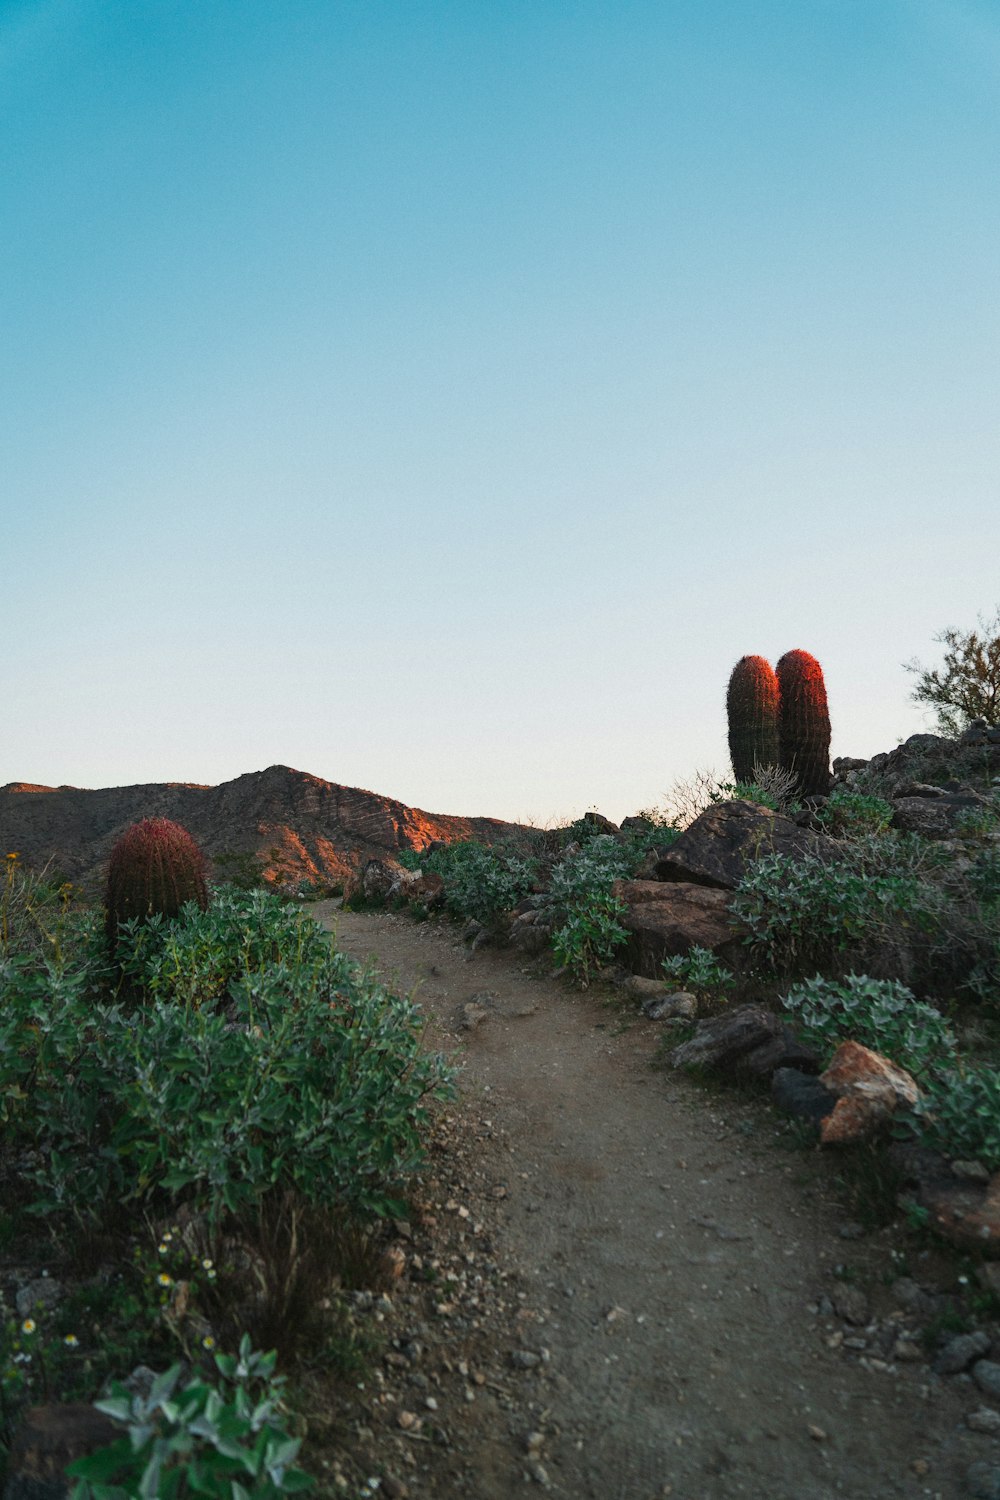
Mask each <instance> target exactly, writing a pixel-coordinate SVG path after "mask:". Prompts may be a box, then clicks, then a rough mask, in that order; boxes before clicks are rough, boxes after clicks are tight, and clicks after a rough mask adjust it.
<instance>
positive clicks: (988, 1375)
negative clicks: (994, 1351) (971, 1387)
mask: <svg viewBox="0 0 1000 1500" xmlns="http://www.w3.org/2000/svg"><path fill="white" fill-rule="evenodd" d="M972 1378H973V1380H974V1381H975V1382H976V1384H977V1385H978V1387H979V1389H980V1390H981V1391H983V1392H984V1393H985V1394H986V1395H987V1396H994V1397H996V1398H997V1399H1000V1365H998V1364H997V1363H996V1361H995V1360H992V1359H981V1360H980V1361H979V1362H978V1364H974V1365H973V1366H972Z"/></svg>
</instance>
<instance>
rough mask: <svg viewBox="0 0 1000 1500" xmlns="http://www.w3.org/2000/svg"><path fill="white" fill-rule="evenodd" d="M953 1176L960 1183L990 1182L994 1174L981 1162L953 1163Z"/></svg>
mask: <svg viewBox="0 0 1000 1500" xmlns="http://www.w3.org/2000/svg"><path fill="white" fill-rule="evenodd" d="M951 1175H952V1176H953V1177H957V1178H958V1179H959V1181H960V1182H989V1180H990V1176H991V1175H992V1174H991V1173H990V1170H989V1168H988V1167H984V1166H983V1164H982V1162H981V1161H953V1162H952V1164H951Z"/></svg>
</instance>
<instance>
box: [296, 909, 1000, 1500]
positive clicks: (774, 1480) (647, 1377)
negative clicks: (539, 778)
mask: <svg viewBox="0 0 1000 1500" xmlns="http://www.w3.org/2000/svg"><path fill="white" fill-rule="evenodd" d="M317 915H319V916H320V917H321V919H323V920H326V921H327V923H328V925H330V926H331V927H333V929H334V931H335V933H336V940H337V943H338V945H339V946H340V947H341V948H342V949H344V950H345V951H346V952H347V953H349V954H351V955H352V956H354V957H356V958H358V959H360V960H365V959H367V958H369V956H372V958H373V960H374V962H375V964H376V965H377V967H378V969H379V971H380V973H381V974H382V975H383V976H384V978H385V979H386V981H387V982H389V983H391V984H392V985H393V986H394V987H399V988H402V989H404V990H415V992H416V998H417V999H418V1001H419V1002H420V1004H421V1006H422V1007H423V1008H424V1010H425V1012H426V1015H427V1017H428V1026H429V1041H430V1044H431V1045H432V1046H434V1047H436V1048H441V1049H443V1050H445V1051H447V1052H449V1053H452V1054H456V1055H457V1057H458V1059H459V1060H460V1062H461V1065H462V1071H461V1097H460V1100H459V1103H458V1105H457V1106H456V1108H455V1110H454V1112H453V1114H452V1128H453V1133H454V1152H455V1159H454V1160H452V1161H450V1162H449V1161H448V1159H447V1158H448V1155H449V1152H448V1150H447V1149H445V1150H444V1151H443V1152H439V1154H438V1158H437V1167H438V1169H439V1170H438V1176H437V1178H434V1177H432V1178H431V1182H430V1186H429V1196H430V1199H431V1202H430V1209H431V1211H430V1212H429V1213H428V1216H427V1221H428V1222H429V1225H430V1228H431V1231H433V1232H438V1231H439V1230H440V1229H441V1226H442V1225H447V1226H448V1227H449V1232H451V1231H452V1229H454V1228H458V1229H460V1230H461V1231H462V1232H461V1233H460V1234H459V1235H458V1238H457V1239H456V1238H455V1236H454V1234H452V1239H451V1241H450V1244H451V1253H452V1256H453V1258H452V1260H448V1258H447V1253H445V1259H444V1260H443V1261H442V1265H443V1266H445V1267H448V1266H451V1265H452V1264H454V1265H455V1266H457V1267H458V1268H459V1271H460V1272H461V1274H458V1272H457V1271H450V1272H449V1271H447V1270H446V1271H445V1272H444V1274H445V1276H446V1277H447V1278H449V1279H448V1280H446V1282H445V1283H443V1284H442V1285H443V1286H444V1291H443V1293H442V1292H441V1291H435V1292H434V1293H433V1296H434V1297H437V1298H438V1299H439V1300H437V1301H436V1302H433V1303H432V1314H437V1316H436V1317H434V1316H432V1319H431V1321H430V1322H428V1321H427V1319H426V1317H425V1318H424V1319H423V1321H421V1312H420V1305H419V1296H420V1292H419V1288H415V1289H413V1290H411V1291H405V1290H404V1289H405V1288H407V1287H409V1286H410V1281H409V1279H408V1278H409V1275H410V1274H412V1272H411V1269H410V1268H408V1276H407V1277H404V1279H403V1280H402V1281H401V1282H400V1288H401V1291H400V1293H399V1296H398V1298H397V1299H394V1300H395V1301H397V1302H398V1303H399V1304H400V1308H401V1311H400V1310H397V1311H396V1312H395V1313H394V1314H393V1317H394V1318H395V1319H396V1321H395V1322H394V1321H393V1317H390V1319H389V1321H390V1324H391V1326H392V1328H393V1329H394V1330H395V1333H396V1337H395V1340H394V1343H393V1345H392V1350H399V1351H401V1352H399V1353H398V1354H393V1353H392V1352H391V1353H390V1364H389V1366H387V1371H386V1375H385V1376H384V1377H383V1376H381V1375H380V1377H379V1381H380V1386H381V1389H380V1391H379V1392H378V1394H376V1395H375V1396H374V1397H373V1400H372V1402H371V1405H370V1407H369V1408H368V1409H367V1410H368V1416H367V1417H366V1419H365V1420H366V1422H369V1423H370V1424H371V1426H370V1427H365V1428H364V1429H363V1431H364V1432H365V1433H366V1434H368V1435H370V1434H371V1432H372V1431H373V1430H374V1429H375V1428H377V1429H378V1430H379V1431H380V1432H381V1431H384V1433H385V1443H389V1440H390V1435H391V1438H392V1442H393V1443H395V1446H396V1449H398V1450H399V1452H400V1453H401V1455H402V1457H401V1459H400V1462H399V1463H397V1464H396V1471H398V1472H399V1474H400V1475H401V1476H402V1477H401V1478H396V1477H393V1475H392V1474H389V1478H388V1479H387V1480H386V1481H385V1492H386V1493H389V1494H397V1495H398V1494H404V1493H409V1494H412V1495H417V1494H420V1495H423V1494H426V1495H433V1496H435V1497H436V1500H437V1497H451V1496H456V1497H457V1496H463V1497H468V1500H494V1497H496V1500H500V1497H504V1496H508V1495H516V1494H520V1493H522V1492H525V1491H527V1490H529V1489H530V1488H531V1486H535V1487H537V1486H539V1485H542V1486H546V1487H548V1488H549V1489H550V1490H551V1492H552V1493H553V1494H556V1495H563V1496H567V1497H570V1496H572V1497H574V1500H591V1497H592V1500H654V1497H658V1496H665V1495H670V1496H673V1497H676V1500H716V1497H718V1500H729V1497H735V1496H752V1497H759V1500H764V1497H767V1500H828V1497H834V1496H851V1497H855V1500H862V1497H864V1500H868V1497H871V1500H881V1497H883V1496H884V1497H894V1496H906V1497H915V1496H938V1497H943V1500H951V1497H959V1496H967V1495H969V1494H970V1493H972V1491H970V1489H969V1488H968V1485H967V1483H966V1480H965V1475H966V1471H967V1469H968V1467H969V1465H970V1463H973V1462H975V1461H984V1460H991V1459H992V1460H994V1461H995V1460H996V1457H997V1454H996V1449H995V1444H996V1439H994V1438H991V1437H986V1436H983V1435H982V1434H978V1433H973V1432H970V1431H969V1430H968V1428H967V1427H966V1426H965V1425H964V1420H963V1419H964V1415H965V1414H966V1413H967V1412H969V1411H970V1410H972V1409H974V1408H976V1407H977V1406H981V1405H982V1404H983V1402H982V1399H981V1398H980V1397H979V1395H978V1393H977V1392H976V1391H975V1389H974V1388H972V1387H971V1385H970V1384H969V1382H968V1379H967V1377H959V1379H958V1380H957V1381H956V1380H951V1381H943V1380H941V1379H939V1378H938V1377H936V1376H934V1375H932V1374H931V1372H930V1370H929V1367H928V1365H927V1364H926V1362H924V1360H923V1359H918V1358H916V1357H915V1356H916V1349H915V1347H914V1345H913V1344H911V1343H909V1342H908V1340H907V1337H906V1336H907V1333H908V1332H913V1333H914V1334H915V1333H916V1329H917V1328H918V1326H919V1324H918V1323H915V1322H914V1319H913V1318H912V1317H909V1316H908V1314H907V1310H906V1308H905V1307H901V1306H899V1305H898V1300H897V1299H898V1297H899V1296H900V1295H901V1288H900V1287H899V1285H898V1284H897V1285H896V1286H893V1285H892V1284H891V1283H892V1282H893V1279H894V1278H895V1277H898V1275H899V1272H900V1268H899V1266H898V1264H894V1262H893V1261H892V1259H891V1256H890V1250H889V1246H888V1243H887V1242H886V1241H885V1240H883V1239H882V1238H880V1237H879V1236H878V1235H875V1236H865V1237H862V1238H858V1239H855V1238H850V1239H845V1238H843V1237H841V1235H840V1230H841V1228H843V1227H845V1225H844V1221H845V1219H846V1218H847V1214H846V1212H845V1210H844V1208H843V1206H842V1205H840V1204H838V1203H837V1202H836V1200H835V1198H834V1197H833V1194H832V1193H831V1191H830V1189H829V1187H828V1185H827V1176H828V1173H827V1171H826V1169H825V1168H821V1167H818V1166H817V1165H816V1164H814V1159H812V1158H810V1156H809V1155H808V1154H803V1153H800V1152H788V1151H782V1150H781V1149H779V1147H778V1137H779V1136H780V1135H782V1133H783V1132H782V1131H781V1128H780V1126H779V1124H778V1122H777V1120H776V1117H775V1116H774V1115H772V1114H771V1112H770V1111H769V1109H768V1108H766V1107H764V1106H762V1105H760V1104H759V1103H758V1102H757V1101H755V1100H745V1099H741V1098H739V1097H737V1096H736V1095H733V1094H727V1093H718V1094H710V1093H706V1092H705V1091H704V1090H702V1089H700V1088H699V1087H697V1086H696V1085H695V1084H693V1083H691V1082H690V1081H689V1080H687V1079H685V1078H683V1077H678V1076H676V1075H674V1074H672V1073H670V1072H665V1071H662V1070H654V1068H652V1067H651V1066H650V1064H651V1061H652V1059H653V1056H654V1053H655V1050H656V1041H657V1037H658V1036H659V1034H660V1032H659V1030H658V1028H657V1027H656V1025H655V1024H654V1023H651V1022H647V1021H644V1020H639V1021H637V1022H635V1024H631V1025H628V1026H624V1027H623V1026H622V1025H621V1018H620V1013H618V1012H616V1011H615V1010H613V1009H611V1008H609V1007H608V1005H607V1004H602V1003H601V1001H600V1000H599V999H597V998H591V997H588V996H586V995H578V994H574V993H572V992H571V991H569V990H567V989H565V988H563V987H562V986H561V985H558V984H554V983H552V982H551V981H550V980H548V979H547V978H543V977H538V976H537V975H535V974H532V973H531V972H529V971H526V970H524V969H523V968H522V967H521V966H520V965H519V962H518V959H517V957H516V956H515V955H512V954H509V953H507V954H505V953H490V952H480V953H477V954H475V955H474V956H472V957H471V959H470V958H469V957H468V956H467V954H466V952H465V950H464V949H463V947H462V945H461V943H460V942H459V941H458V939H457V936H456V934H455V933H454V931H453V930H452V929H450V928H448V927H443V926H437V925H435V924H431V923H426V924H422V925H418V924H414V923H413V922H412V921H410V920H409V918H406V917H403V916H397V915H391V914H385V915H374V916H373V915H360V914H354V913H345V912H340V911H336V910H334V909H333V904H332V903H329V904H326V905H323V906H321V907H320V908H319V909H318V911H317ZM484 995H485V996H486V998H485V999H484V998H480V999H478V1000H477V1001H476V1002H475V1003H476V1005H477V1008H478V1009H479V1010H481V1011H485V1012H486V1014H485V1016H484V1017H483V1018H482V1019H480V1020H479V1021H478V1023H477V1024H475V1026H474V1027H473V1029H465V1028H463V1025H462V1020H463V1007H464V1006H466V1005H467V1004H469V1003H470V1002H472V1001H473V997H477V996H478V997H483V996H484ZM475 1016H476V1012H475V1011H474V1012H473V1013H472V1016H471V1019H473V1020H475ZM436 1189H437V1190H439V1192H438V1199H435V1198H434V1192H435V1190H436ZM463 1195H464V1196H463ZM460 1216H467V1218H462V1217H460ZM475 1219H482V1220H483V1222H481V1223H478V1224H473V1223H472V1220H475ZM463 1224H464V1225H465V1228H466V1229H468V1231H469V1232H468V1234H466V1233H465V1230H464V1229H463V1228H462V1226H463ZM473 1231H475V1233H476V1234H478V1236H479V1238H478V1240H477V1239H476V1237H475V1234H473ZM407 1253H408V1254H416V1251H414V1250H413V1247H412V1246H409V1247H407ZM417 1266H418V1269H419V1268H422V1267H423V1257H422V1256H420V1255H417ZM838 1267H840V1268H841V1269H840V1271H839V1275H838V1273H837V1268H838ZM477 1268H479V1279H478V1280H477V1279H476V1276H475V1275H473V1274H472V1273H473V1272H474V1271H476V1270H477ZM923 1269H924V1270H925V1271H926V1270H927V1267H924V1268H923ZM911 1270H912V1275H913V1276H914V1277H916V1278H917V1279H924V1278H923V1277H922V1272H921V1268H920V1267H917V1266H915V1267H913V1268H911ZM484 1271H485V1274H483V1272H484ZM467 1273H468V1274H467ZM911 1284H912V1283H911ZM449 1286H451V1287H454V1288H456V1291H455V1296H456V1297H457V1298H458V1300H457V1301H456V1302H454V1304H452V1303H449V1302H448V1300H447V1298H448V1297H449V1296H451V1295H452V1293H451V1291H449ZM470 1286H471V1287H473V1289H474V1292H473V1293H470V1292H469V1287H470ZM442 1296H443V1297H444V1299H445V1300H444V1301H442V1300H440V1298H441V1297H442ZM865 1297H867V1298H868V1299H869V1306H870V1309H871V1312H870V1315H869V1314H866V1312H865V1309H864V1299H865ZM463 1299H464V1300H463ZM823 1299H830V1300H829V1301H826V1300H823ZM859 1300H860V1303H861V1306H860V1308H859V1307H858V1306H857V1305H855V1306H853V1307H851V1306H850V1305H849V1304H851V1303H852V1302H853V1303H854V1304H858V1302H859ZM830 1301H832V1302H833V1303H834V1304H835V1306H836V1308H837V1310H836V1311H834V1309H833V1308H832V1307H831V1306H830ZM425 1303H426V1298H425ZM442 1307H443V1308H444V1311H443V1312H441V1311H440V1309H441V1308H442ZM848 1314H850V1315H851V1316H852V1317H853V1318H854V1319H855V1321H854V1322H851V1321H850V1318H849V1317H848ZM400 1320H401V1321H400ZM408 1320H409V1322H410V1323H412V1324H414V1325H415V1328H416V1333H417V1334H419V1335H421V1337H414V1328H413V1327H410V1328H406V1327H404V1326H403V1325H404V1324H406V1323H407V1321H408ZM873 1322H877V1325H878V1326H877V1327H873ZM845 1339H846V1340H847V1342H846V1343H845ZM900 1339H902V1341H903V1342H902V1345H900V1344H899V1342H898V1341H899V1340H900ZM852 1340H853V1341H854V1343H853V1346H852V1343H851V1341H852ZM428 1345H431V1346H433V1347H434V1348H435V1349H436V1350H437V1354H438V1356H439V1357H438V1358H437V1361H436V1363H435V1362H434V1361H433V1360H432V1362H431V1363H432V1366H433V1369H434V1372H435V1373H434V1374H433V1375H432V1376H431V1377H430V1379H429V1378H428V1376H427V1374H426V1373H423V1374H422V1373H421V1369H423V1370H424V1371H426V1369H427V1368H428V1365H427V1357H426V1353H425V1350H426V1347H427V1346H428ZM411 1346H414V1347H416V1348H417V1349H418V1351H419V1354H418V1355H415V1356H413V1358H412V1359H411V1352H412V1351H411ZM859 1346H860V1347H859ZM449 1347H450V1348H451V1353H452V1356H453V1357H451V1358H450V1357H449V1356H448V1353H447V1351H448V1349H449ZM463 1350H464V1351H465V1354H466V1357H465V1358H463ZM907 1356H909V1357H907ZM442 1358H443V1361H444V1363H443V1365H442V1364H441V1359H442ZM421 1359H422V1360H423V1364H422V1365H421V1364H420V1361H421ZM470 1360H473V1361H475V1362H476V1363H477V1366H478V1367H481V1368H473V1369H472V1370H471V1371H470V1367H469V1361H470ZM418 1366H419V1368H418ZM487 1366H488V1368H487ZM442 1370H443V1373H442ZM484 1370H485V1373H483V1371H484ZM477 1382H478V1384H477ZM427 1392H431V1393H432V1394H431V1396H430V1400H428V1398H427ZM409 1417H413V1419H414V1420H413V1423H412V1424H411V1426H410V1428H409V1429H407V1427H406V1425H405V1424H406V1422H407V1419H408V1418H409ZM428 1423H430V1424H431V1428H430V1435H431V1437H432V1438H436V1439H437V1441H438V1445H439V1447H440V1449H441V1455H440V1457H438V1456H437V1453H436V1450H435V1453H433V1454H432V1453H431V1452H430V1450H431V1448H432V1447H433V1442H427V1443H424V1445H423V1447H422V1449H421V1448H420V1447H419V1445H417V1444H415V1443H413V1442H412V1441H410V1439H413V1438H424V1437H425V1436H427V1431H426V1428H427V1424H428ZM359 1430H362V1429H359ZM380 1441H381V1439H380ZM390 1446H391V1445H390ZM379 1451H380V1452H389V1449H386V1447H385V1444H383V1446H382V1448H381V1449H380V1450H379ZM414 1453H416V1454H417V1457H416V1458H415V1457H414ZM390 1457H391V1454H390ZM432 1460H433V1461H432ZM386 1472H387V1473H388V1472H389V1471H388V1469H387V1470H386Z"/></svg>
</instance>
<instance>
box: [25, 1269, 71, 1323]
mask: <svg viewBox="0 0 1000 1500" xmlns="http://www.w3.org/2000/svg"><path fill="white" fill-rule="evenodd" d="M62 1295H63V1288H62V1283H61V1282H59V1281H56V1279H55V1277H54V1276H36V1277H35V1278H34V1280H33V1281H27V1282H25V1284H24V1286H19V1287H18V1289H17V1296H16V1297H15V1299H14V1305H15V1306H16V1308H17V1315H18V1317H19V1318H29V1317H31V1316H32V1315H33V1314H34V1313H36V1312H37V1311H38V1310H39V1309H41V1310H42V1311H43V1312H47V1311H48V1310H49V1309H50V1308H53V1307H55V1306H56V1304H57V1303H58V1302H59V1301H61V1299H62Z"/></svg>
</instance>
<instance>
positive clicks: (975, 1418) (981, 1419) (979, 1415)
mask: <svg viewBox="0 0 1000 1500" xmlns="http://www.w3.org/2000/svg"><path fill="white" fill-rule="evenodd" d="M965 1425H966V1427H969V1428H971V1430H972V1431H973V1432H985V1433H988V1434H989V1436H990V1437H995V1436H996V1434H997V1433H1000V1411H994V1410H993V1408H992V1406H979V1407H977V1408H976V1410H975V1411H970V1412H969V1414H968V1415H967V1417H966V1419H965Z"/></svg>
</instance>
